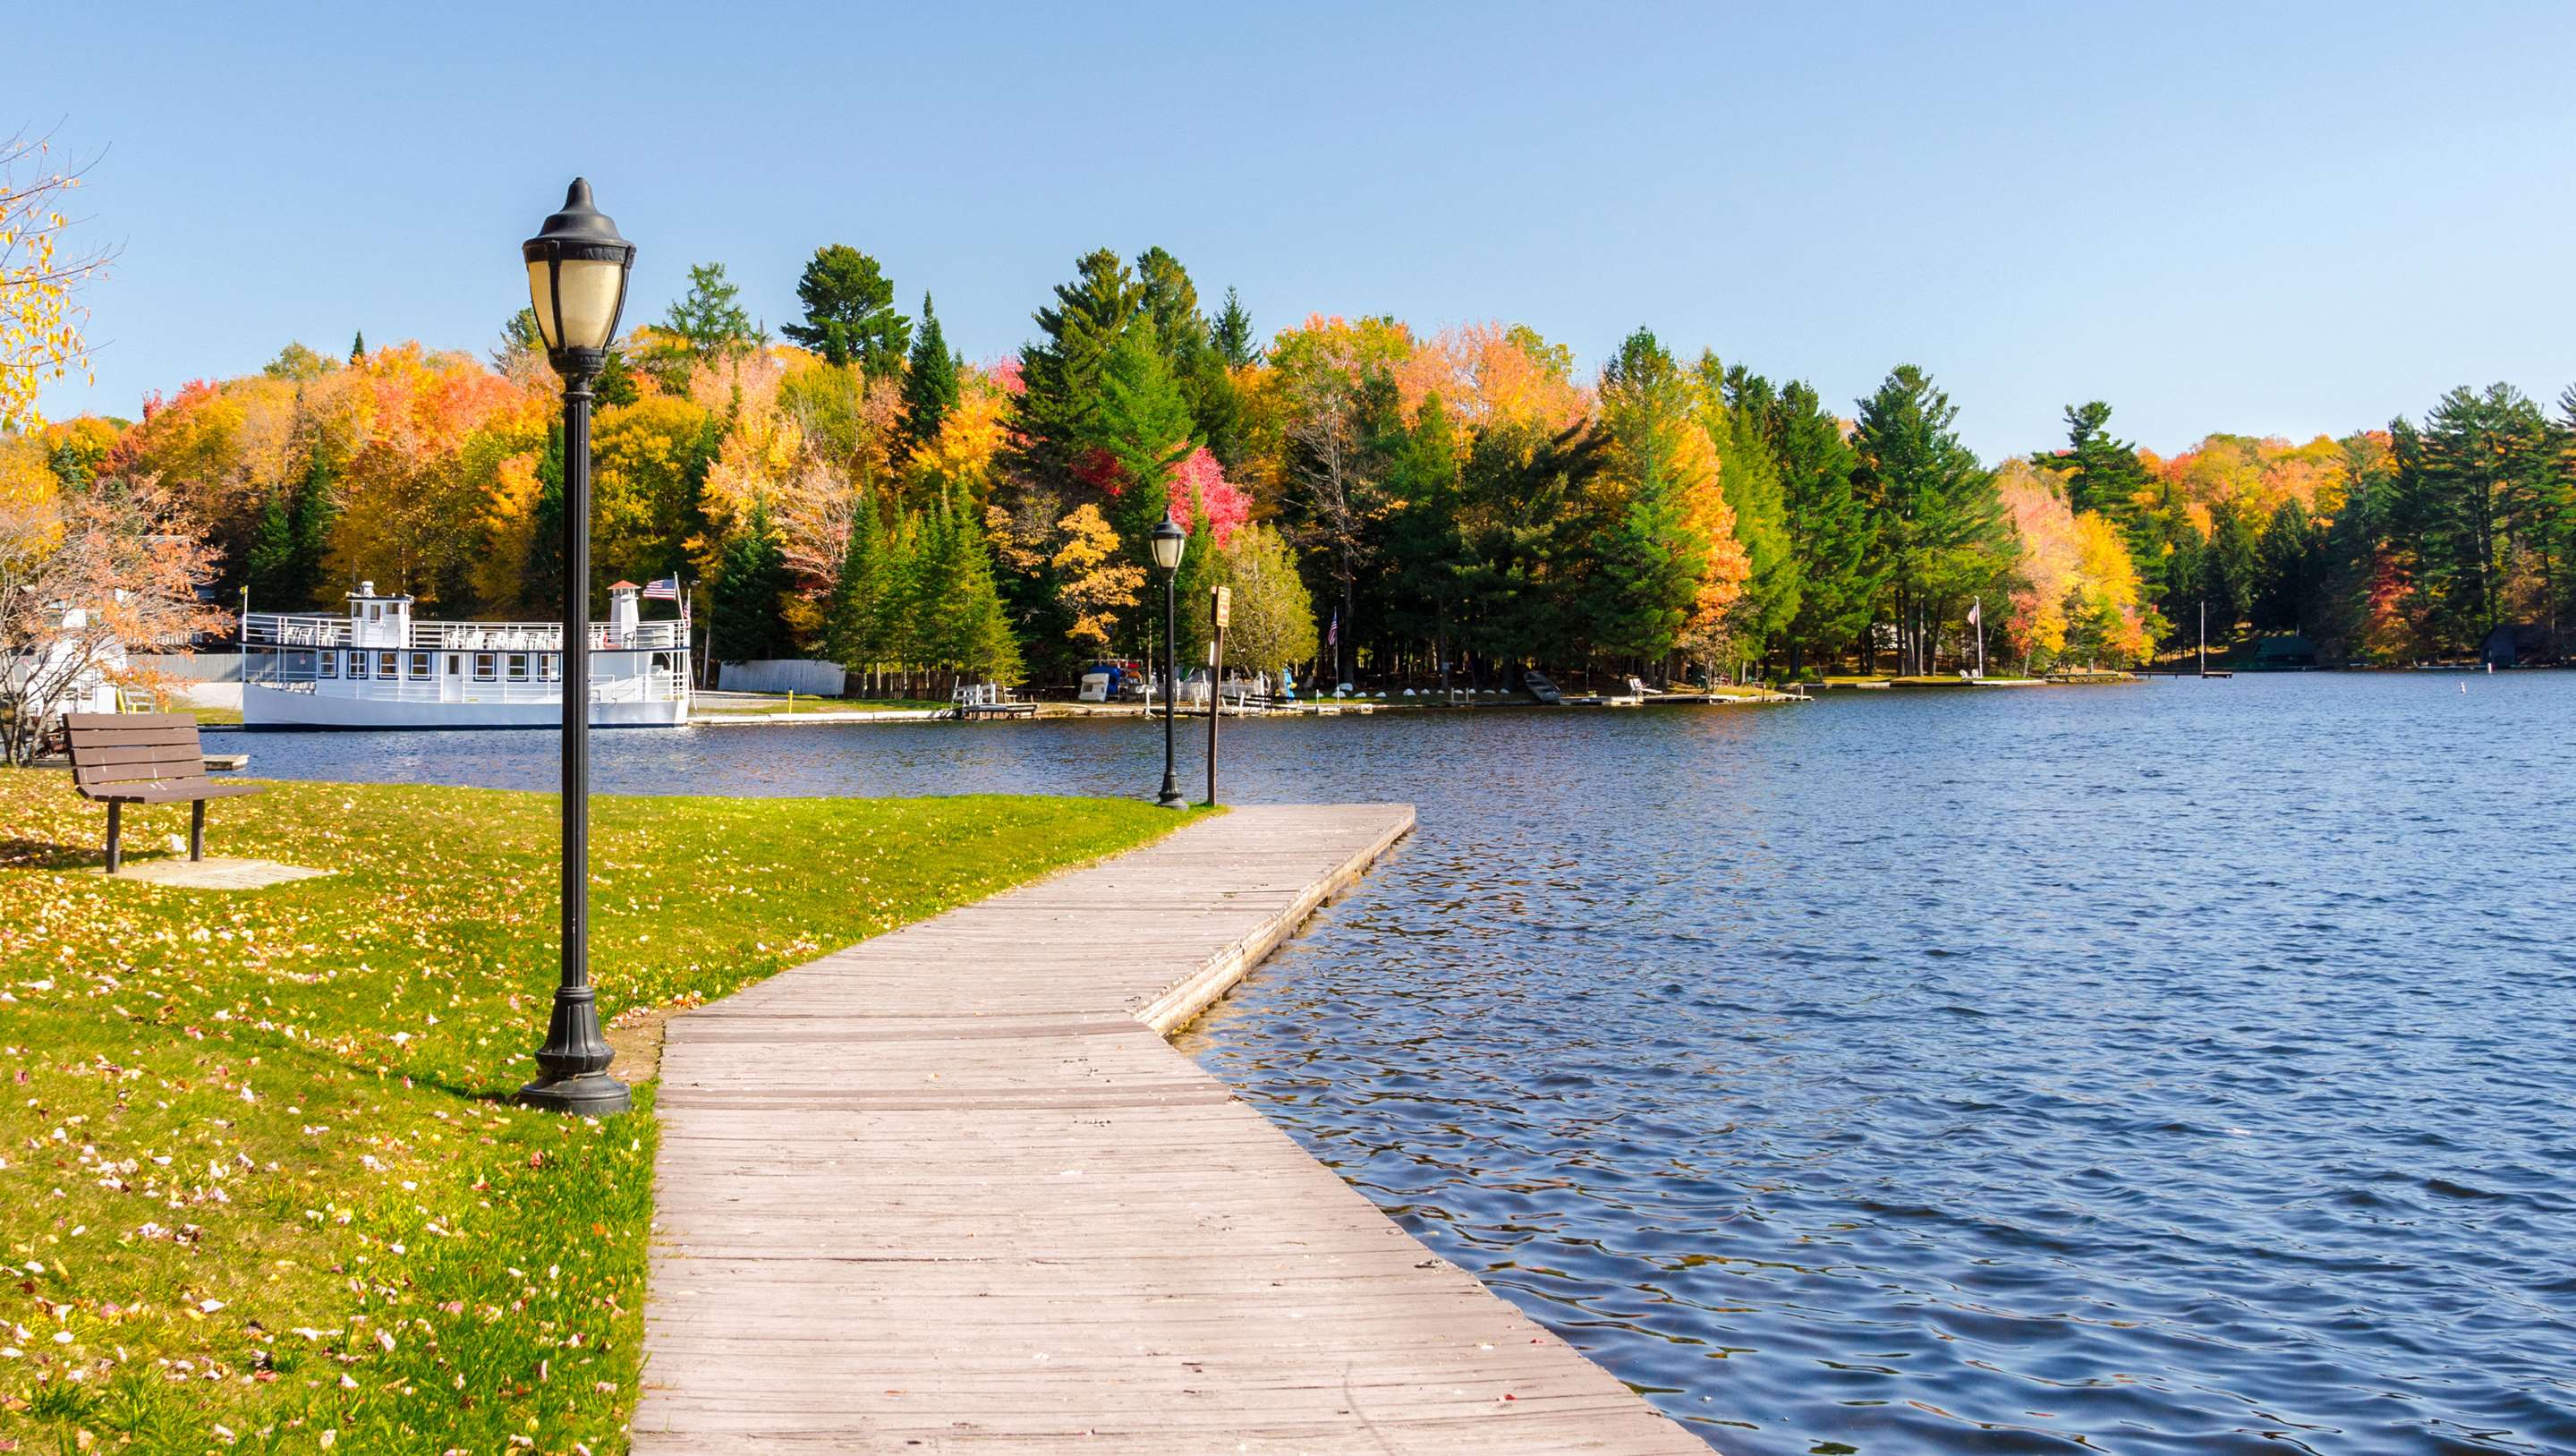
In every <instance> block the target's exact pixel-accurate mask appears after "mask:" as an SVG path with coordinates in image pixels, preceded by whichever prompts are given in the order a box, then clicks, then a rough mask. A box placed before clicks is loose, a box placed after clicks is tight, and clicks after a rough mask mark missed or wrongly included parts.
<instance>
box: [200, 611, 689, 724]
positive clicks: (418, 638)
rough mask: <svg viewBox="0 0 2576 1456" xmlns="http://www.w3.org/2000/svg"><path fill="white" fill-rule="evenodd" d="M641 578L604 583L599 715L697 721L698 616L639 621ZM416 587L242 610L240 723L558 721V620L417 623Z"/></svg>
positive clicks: (594, 651) (593, 646) (598, 629)
mask: <svg viewBox="0 0 2576 1456" xmlns="http://www.w3.org/2000/svg"><path fill="white" fill-rule="evenodd" d="M638 591H639V589H638V588H637V587H636V585H635V584H634V583H633V582H626V581H621V582H619V583H617V584H616V585H615V586H613V587H610V588H609V589H608V620H607V621H606V622H595V623H593V624H591V628H590V642H589V652H588V654H587V655H588V657H589V663H590V721H591V724H592V726H594V727H601V728H626V727H653V728H676V727H680V726H682V725H683V724H686V723H687V722H688V721H689V620H688V615H687V611H686V609H685V608H683V610H682V613H681V615H680V617H679V618H678V619H677V620H673V621H657V622H647V621H643V620H641V611H640V598H639V596H638ZM411 606H412V599H411V598H410V597H409V596H405V595H400V594H395V595H383V596H380V595H378V594H377V592H376V584H375V583H374V582H371V581H370V582H360V583H359V584H358V589H357V590H356V591H353V592H351V593H349V613H348V615H347V616H345V617H333V616H324V615H320V614H314V615H301V616H299V615H286V614H281V613H274V612H251V613H247V614H245V615H244V616H243V618H242V723H243V725H244V726H246V727H251V728H552V727H559V726H561V724H562V722H563V624H562V623H560V622H417V621H414V620H412V615H411Z"/></svg>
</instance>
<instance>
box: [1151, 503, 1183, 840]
mask: <svg viewBox="0 0 2576 1456" xmlns="http://www.w3.org/2000/svg"><path fill="white" fill-rule="evenodd" d="M1189 539H1190V538H1189V533H1188V532H1186V531H1183V530H1182V529H1181V525H1180V522H1178V521H1175V520H1173V519H1172V513H1171V512H1170V511H1168V510H1167V511H1165V512H1163V521H1162V524H1161V525H1158V526H1156V527H1155V528H1154V564H1155V565H1156V566H1158V567H1160V568H1162V572H1163V792H1161V793H1160V794H1157V795H1155V796H1154V802H1155V803H1156V804H1159V805H1161V806H1162V807H1164V808H1166V809H1185V808H1188V807H1189V802H1190V801H1189V800H1187V799H1184V798H1182V797H1181V780H1180V776H1179V775H1178V774H1176V773H1174V772H1173V771H1172V705H1173V700H1174V699H1176V698H1178V697H1179V696H1180V694H1181V675H1180V663H1179V658H1178V655H1177V654H1176V653H1175V652H1174V650H1173V647H1172V639H1173V638H1174V636H1175V635H1177V633H1178V630H1179V627H1180V616H1181V614H1180V579H1181V548H1182V547H1183V546H1185V545H1187V544H1188V543H1189Z"/></svg>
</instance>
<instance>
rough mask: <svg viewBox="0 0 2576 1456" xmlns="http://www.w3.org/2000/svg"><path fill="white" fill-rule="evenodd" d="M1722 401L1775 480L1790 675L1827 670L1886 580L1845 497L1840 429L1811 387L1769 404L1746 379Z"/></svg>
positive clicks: (1795, 388) (1849, 458) (1798, 386)
mask: <svg viewBox="0 0 2576 1456" xmlns="http://www.w3.org/2000/svg"><path fill="white" fill-rule="evenodd" d="M1729 393H1730V401H1731V407H1732V408H1733V409H1735V410H1736V411H1738V412H1739V413H1743V414H1746V415H1748V416H1750V417H1751V418H1752V419H1754V420H1755V421H1756V422H1757V423H1758V424H1759V427H1760V431H1761V434H1762V437H1763V439H1764V440H1765V441H1766V442H1767V443H1768V444H1769V445H1770V448H1771V458H1772V462H1773V464H1774V466H1775V467H1776V468H1777V470H1778V471H1779V475H1780V490H1781V495H1782V498H1783V502H1784V504H1783V515H1784V518H1785V519H1786V521H1787V523H1788V527H1789V540H1790V550H1791V552H1792V553H1793V554H1794V555H1795V556H1796V557H1797V559H1798V610H1797V614H1796V615H1795V616H1794V617H1792V618H1791V619H1790V622H1789V628H1788V639H1789V669H1790V671H1791V672H1793V673H1794V672H1797V671H1799V670H1800V669H1802V668H1803V667H1804V666H1805V665H1806V664H1805V657H1806V654H1807V653H1808V652H1811V651H1812V652H1814V653H1816V654H1818V655H1819V656H1821V657H1823V658H1824V659H1825V660H1826V661H1828V662H1830V661H1831V660H1832V659H1833V658H1834V657H1836V656H1838V655H1839V654H1840V653H1841V652H1842V651H1843V650H1844V649H1845V648H1847V647H1849V646H1851V645H1852V644H1853V642H1854V641H1855V640H1856V639H1857V638H1858V637H1859V636H1860V633H1861V631H1862V630H1863V629H1864V628H1865V627H1867V626H1868V624H1869V617H1870V609H1871V605H1872V603H1873V602H1874V601H1876V599H1877V597H1878V592H1879V587H1880V585H1881V584H1882V582H1883V580H1884V575H1885V573H1884V570H1883V568H1882V567H1881V566H1880V564H1879V562H1878V559H1877V558H1878V531H1877V525H1876V523H1875V522H1874V521H1873V520H1872V519H1871V516H1870V513H1869V511H1868V509H1867V507H1866V506H1865V505H1864V504H1863V503H1862V501H1861V499H1860V497H1859V496H1858V495H1857V494H1856V493H1854V491H1853V489H1852V470H1853V469H1854V467H1855V466H1856V465H1857V464H1858V457H1857V456H1855V455H1854V454H1853V453H1852V448H1851V444H1850V442H1848V441H1846V440H1845V439H1844V438H1843V429H1842V421H1841V420H1839V419H1836V418H1835V417H1834V414H1833V412H1832V411H1831V410H1828V409H1826V408H1825V402H1824V399H1823V398H1822V397H1821V396H1820V395H1818V394H1817V393H1816V391H1815V388H1814V386H1812V385H1809V384H1807V383H1806V382H1804V381H1803V380H1792V381H1790V383H1789V384H1788V386H1787V387H1786V388H1784V389H1782V390H1781V391H1780V393H1779V395H1778V397H1777V399H1776V401H1775V400H1773V399H1772V398H1771V394H1770V385H1769V384H1768V383H1767V382H1765V381H1764V380H1762V379H1761V378H1760V377H1759V376H1748V377H1747V378H1746V379H1745V380H1744V382H1743V383H1742V384H1741V385H1737V386H1731V387H1730V391H1729Z"/></svg>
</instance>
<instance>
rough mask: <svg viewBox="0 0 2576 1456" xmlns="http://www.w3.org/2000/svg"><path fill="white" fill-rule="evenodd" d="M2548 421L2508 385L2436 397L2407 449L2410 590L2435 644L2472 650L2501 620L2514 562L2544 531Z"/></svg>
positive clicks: (2527, 400) (2504, 610)
mask: <svg viewBox="0 0 2576 1456" xmlns="http://www.w3.org/2000/svg"><path fill="white" fill-rule="evenodd" d="M2550 446H2551V440H2550V431H2549V422H2548V419H2547V418H2546V417H2545V416H2544V415H2542V414H2541V412H2540V407H2539V406H2538V405H2536V404H2534V403H2533V402H2532V401H2531V400H2529V399H2528V398H2526V397H2524V395H2523V394H2522V392H2521V391H2520V390H2517V389H2515V388H2514V387H2513V386H2511V385H2509V384H2496V385H2490V386H2488V387H2487V388H2486V389H2484V390H2472V389H2469V388H2467V387H2466V386H2462V387H2461V388H2458V389H2454V390H2452V391H2451V392H2450V393H2448V394H2446V395H2444V396H2442V400H2441V402H2440V403H2439V404H2437V405H2435V406H2434V407H2433V410H2432V413H2430V414H2429V415H2427V416H2426V417H2425V420H2424V426H2423V429H2422V431H2421V433H2420V436H2419V443H2418V445H2417V448H2416V450H2415V451H2414V453H2413V456H2412V460H2413V465H2414V470H2413V477H2414V479H2413V484H2414V487H2415V490H2414V501H2415V504H2416V506H2417V510H2416V512H2415V515H2416V520H2417V523H2418V525H2419V528H2420V530H2421V533H2422V550H2423V557H2422V562H2421V565H2420V567H2419V569H2418V571H2417V574H2416V587H2417V589H2418V591H2419V592H2420V593H2421V595H2422V599H2423V601H2424V603H2425V608H2426V610H2425V619H2426V622H2427V625H2428V626H2429V627H2430V628H2431V629H2432V631H2433V633H2434V636H2435V639H2436V643H2437V645H2438V646H2440V647H2442V648H2445V649H2447V650H2451V651H2458V652H2466V651H2474V650H2476V649H2478V648H2479V647H2480V646H2481V645H2482V644H2483V642H2484V640H2485V638H2486V635H2487V634H2488V633H2489V632H2492V631H2493V630H2495V628H2496V627H2497V625H2498V624H2500V623H2502V622H2503V621H2504V619H2505V613H2506V601H2507V596H2508V585H2509V580H2510V578H2511V577H2512V575H2513V574H2514V567H2515V566H2516V564H2517V562H2516V558H2517V556H2519V555H2520V554H2521V553H2522V551H2523V550H2524V549H2525V548H2526V547H2527V545H2528V544H2529V542H2530V540H2531V538H2532V536H2533V535H2534V534H2535V532H2534V530H2533V527H2535V526H2538V527H2541V528H2542V529H2541V531H2540V532H2539V534H2545V533H2546V525H2547V519H2546V512H2545V511H2539V512H2535V511H2533V510H2532V509H2531V508H2532V505H2533V504H2534V503H2535V502H2537V501H2540V500H2545V499H2546V490H2545V480H2546V477H2547V475H2548V473H2549V471H2550V469H2551V465H2552V461H2551V458H2550V457H2551V453H2552V452H2551V448H2550Z"/></svg>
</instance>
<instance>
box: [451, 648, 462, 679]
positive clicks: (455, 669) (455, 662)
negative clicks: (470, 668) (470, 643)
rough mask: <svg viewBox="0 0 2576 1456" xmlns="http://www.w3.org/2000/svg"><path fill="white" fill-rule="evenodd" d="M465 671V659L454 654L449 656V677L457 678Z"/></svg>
mask: <svg viewBox="0 0 2576 1456" xmlns="http://www.w3.org/2000/svg"><path fill="white" fill-rule="evenodd" d="M464 671H465V659H464V658H463V657H461V656H459V655H457V654H456V653H453V652H451V653H449V654H447V675H448V676H449V677H456V676H458V675H459V674H461V673H463V672H464Z"/></svg>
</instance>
